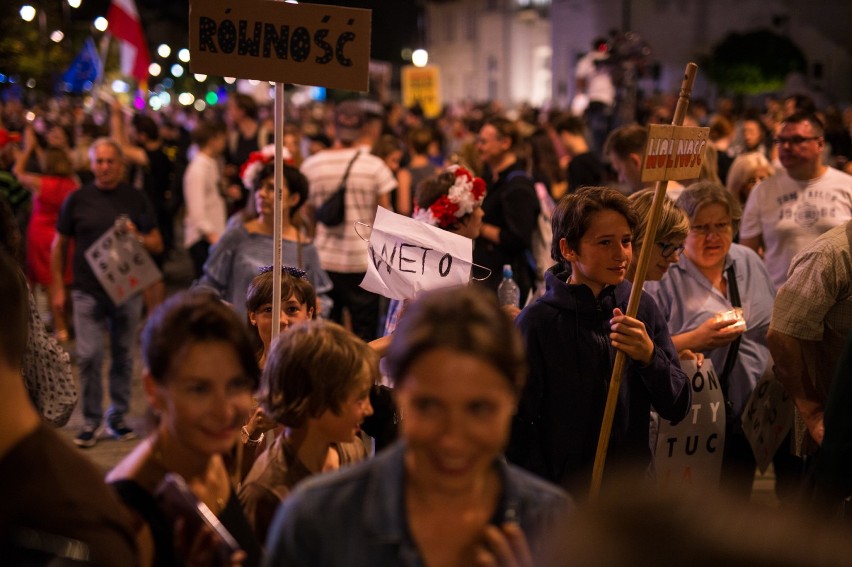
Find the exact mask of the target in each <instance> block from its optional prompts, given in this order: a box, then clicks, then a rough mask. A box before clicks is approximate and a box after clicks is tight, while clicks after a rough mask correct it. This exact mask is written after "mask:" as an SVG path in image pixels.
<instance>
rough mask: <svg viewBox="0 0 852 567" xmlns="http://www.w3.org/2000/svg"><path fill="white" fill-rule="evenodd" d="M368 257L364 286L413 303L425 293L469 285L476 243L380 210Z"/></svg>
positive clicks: (369, 289) (374, 224)
mask: <svg viewBox="0 0 852 567" xmlns="http://www.w3.org/2000/svg"><path fill="white" fill-rule="evenodd" d="M367 254H368V260H369V261H368V266H367V274H366V275H365V276H364V281H362V282H361V287H362V288H364V289H366V290H367V291H372V292H373V293H378V294H380V295H384V296H385V297H389V298H391V299H413V298H414V297H415V295H417V293H418V292H420V291H421V290H424V291H428V290H433V289H442V288H446V287H457V286H462V285H467V284H468V282H469V281H470V270H471V266H472V265H473V241H472V240H471V239H470V238H465V237H464V236H459V235H457V234H453V233H452V232H447V231H446V230H441V229H440V228H436V227H434V226H431V225H428V224H425V223H422V222H419V221H416V220H414V219H410V218H408V217H404V216H402V215H398V214H396V213H392V212H391V211H389V210H387V209H383V208H381V207H379V209H378V211H377V212H376V220H375V221H374V222H373V232H372V234H371V235H370V246H369V247H368V250H367Z"/></svg>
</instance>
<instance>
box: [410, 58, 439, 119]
mask: <svg viewBox="0 0 852 567" xmlns="http://www.w3.org/2000/svg"><path fill="white" fill-rule="evenodd" d="M417 103H419V104H420V107H421V108H422V109H423V114H425V116H426V117H427V118H437V117H438V116H440V115H441V81H440V73H439V71H438V68H437V67H435V66H431V65H430V66H428V67H414V66H413V65H408V66H406V67H403V68H402V104H403V105H405V106H406V107H408V108H411V107H412V106H414V105H415V104H417Z"/></svg>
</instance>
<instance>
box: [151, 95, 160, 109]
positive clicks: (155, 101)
mask: <svg viewBox="0 0 852 567" xmlns="http://www.w3.org/2000/svg"><path fill="white" fill-rule="evenodd" d="M148 104H149V105H151V108H153V109H154V110H160V107H161V106H163V104H162V103H161V102H160V97H159V96H152V97H151V98H150V99H148Z"/></svg>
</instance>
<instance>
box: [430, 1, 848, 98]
mask: <svg viewBox="0 0 852 567" xmlns="http://www.w3.org/2000/svg"><path fill="white" fill-rule="evenodd" d="M425 6H426V32H427V33H426V43H427V46H428V49H429V52H430V61H431V62H432V63H434V64H435V65H437V66H439V67H440V69H441V80H442V95H443V100H444V102H455V101H460V100H464V99H473V100H500V101H503V102H505V103H508V104H510V105H513V104H518V103H520V102H530V103H532V104H536V105H538V104H541V103H544V102H548V101H552V102H553V103H554V104H555V105H557V106H561V107H564V106H567V105H568V104H569V102H570V100H571V98H572V97H573V95H574V92H575V81H574V70H575V65H576V61H577V59H578V58H579V57H580V56H581V55H582V54H583V53H585V52H586V51H588V50H589V48H590V46H591V42H592V40H593V39H594V38H596V37H598V36H606V35H607V34H608V33H609V31H610V30H616V29H630V30H632V31H635V32H637V33H639V34H640V35H641V36H642V37H643V38H644V39H645V40H646V41H647V42H648V43H649V44H650V46H651V48H652V52H653V54H652V59H653V60H654V61H656V62H658V63H659V65H660V75H659V77H658V79H656V81H654V82H653V84H647V83H646V84H643V86H645V87H646V88H656V89H660V90H661V91H664V92H673V91H674V92H676V91H677V89H678V88H679V86H680V81H681V78H682V75H683V70H684V68H685V66H686V63H687V62H689V61H700V59H701V57H702V56H706V55H709V54H710V52H711V50H712V48H713V46H714V45H716V44H717V43H718V42H720V41H721V40H722V39H724V38H725V36H726V35H727V34H729V33H731V32H745V31H749V30H755V29H760V28H764V29H772V30H774V31H776V32H778V33H781V34H786V35H788V36H789V37H790V39H791V40H793V41H794V42H795V43H796V44H797V45H799V47H800V48H801V49H802V51H803V52H804V53H805V56H806V58H807V60H808V64H809V69H808V73H807V81H808V84H809V85H810V87H811V88H812V89H814V90H816V91H817V92H822V93H825V95H827V97H828V99H829V100H835V101H841V102H843V101H849V100H852V40H850V37H849V30H848V24H849V22H850V21H852V2H850V1H849V0H810V1H809V2H808V3H807V5H806V6H805V5H804V4H803V3H802V2H801V1H800V0H713V1H709V0H552V1H551V0H443V1H427V2H426V5H425ZM714 95H715V91H714V89H713V87H712V85H711V84H710V83H709V81H708V80H707V77H706V76H705V75H702V73H701V69H700V68H699V72H698V80H697V83H696V87H695V90H694V96H696V97H699V96H700V97H705V98H711V99H712V97H713V96H714Z"/></svg>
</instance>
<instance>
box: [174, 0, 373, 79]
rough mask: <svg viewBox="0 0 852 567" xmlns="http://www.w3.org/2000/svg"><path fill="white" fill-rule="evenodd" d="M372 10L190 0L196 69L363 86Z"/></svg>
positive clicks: (272, 0)
mask: <svg viewBox="0 0 852 567" xmlns="http://www.w3.org/2000/svg"><path fill="white" fill-rule="evenodd" d="M371 20H372V11H371V10H362V9H357V8H341V7H338V6H324V5H318V4H290V3H288V2H279V1H276V0H190V5H189V49H190V55H191V60H190V68H191V69H192V72H193V73H203V74H207V75H217V76H224V77H239V78H242V79H258V80H263V81H274V82H277V83H294V84H300V85H316V86H323V87H329V88H335V89H349V90H357V91H367V90H368V89H369V75H368V69H369V64H370V26H371Z"/></svg>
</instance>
